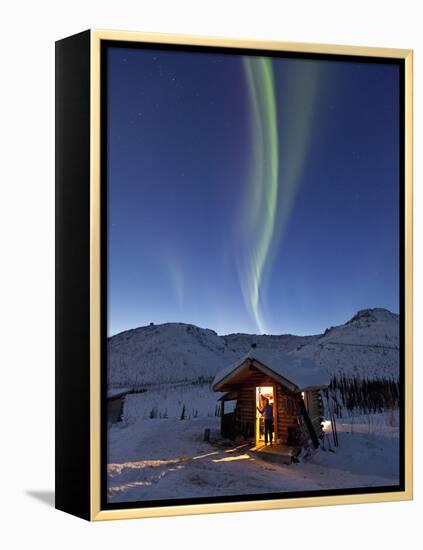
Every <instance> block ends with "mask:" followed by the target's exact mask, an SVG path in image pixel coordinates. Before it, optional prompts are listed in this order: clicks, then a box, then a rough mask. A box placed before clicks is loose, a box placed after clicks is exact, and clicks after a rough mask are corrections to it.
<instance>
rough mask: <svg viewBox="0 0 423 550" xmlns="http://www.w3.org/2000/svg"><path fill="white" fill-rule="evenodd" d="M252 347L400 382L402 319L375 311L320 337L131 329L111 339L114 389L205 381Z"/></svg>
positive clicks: (169, 327) (179, 326) (175, 326)
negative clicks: (400, 332) (400, 333)
mask: <svg viewBox="0 0 423 550" xmlns="http://www.w3.org/2000/svg"><path fill="white" fill-rule="evenodd" d="M252 343H255V344H256V345H257V347H260V348H265V349H269V348H270V349H279V350H281V351H284V352H288V353H294V354H299V355H301V356H304V357H311V358H313V359H314V360H315V361H317V362H318V363H319V364H321V365H323V366H324V367H325V368H326V369H327V370H328V371H329V373H330V374H331V375H341V374H343V373H344V374H346V375H352V376H360V377H363V378H374V377H388V378H398V373H399V316H398V315H396V314H394V313H391V312H390V311H388V310H386V309H382V308H375V309H365V310H362V311H359V312H358V313H357V314H356V315H354V317H352V319H350V320H349V321H348V322H346V323H345V324H343V325H340V326H337V327H331V328H330V329H327V330H326V331H325V332H324V333H323V334H321V335H314V336H295V335H290V334H287V335H252V334H229V335H226V336H219V335H218V334H217V333H216V332H214V331H213V330H210V329H202V328H199V327H197V326H195V325H189V324H184V323H165V324H162V325H149V326H145V327H140V328H137V329H133V330H128V331H125V332H122V333H120V334H117V335H115V336H112V337H110V338H109V339H108V385H109V388H113V387H120V386H126V387H132V388H139V387H142V386H147V385H156V384H167V383H176V382H188V381H192V382H195V381H198V380H200V381H201V380H204V381H205V380H207V379H209V378H212V377H214V376H215V374H216V373H217V371H218V370H220V369H221V368H223V367H225V366H226V365H228V364H230V363H231V362H234V361H237V360H238V359H239V358H240V357H241V356H242V355H243V354H245V353H247V352H248V350H249V349H250V348H251V344H252Z"/></svg>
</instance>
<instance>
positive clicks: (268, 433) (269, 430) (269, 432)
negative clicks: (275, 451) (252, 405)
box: [257, 398, 273, 445]
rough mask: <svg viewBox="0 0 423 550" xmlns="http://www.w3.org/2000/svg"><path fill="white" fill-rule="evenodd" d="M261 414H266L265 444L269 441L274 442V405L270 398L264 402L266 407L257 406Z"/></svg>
mask: <svg viewBox="0 0 423 550" xmlns="http://www.w3.org/2000/svg"><path fill="white" fill-rule="evenodd" d="M257 410H258V411H259V413H260V414H262V415H263V416H264V444H265V445H267V441H270V444H271V445H272V444H273V405H271V404H270V401H269V399H268V398H266V401H265V402H264V407H263V408H262V409H260V407H257Z"/></svg>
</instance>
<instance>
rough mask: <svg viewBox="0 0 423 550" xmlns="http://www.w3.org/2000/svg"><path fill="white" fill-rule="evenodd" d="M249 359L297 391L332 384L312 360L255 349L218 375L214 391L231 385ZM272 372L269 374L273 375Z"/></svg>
mask: <svg viewBox="0 0 423 550" xmlns="http://www.w3.org/2000/svg"><path fill="white" fill-rule="evenodd" d="M248 359H250V360H253V361H255V362H256V366H257V367H258V368H260V366H263V367H264V369H266V370H267V371H272V372H273V374H274V375H275V377H277V378H282V379H283V380H285V381H287V382H289V383H291V385H293V386H295V387H296V388H297V391H305V390H309V389H313V388H321V387H325V386H328V385H329V383H330V376H329V373H328V372H327V371H326V370H325V369H324V368H322V367H320V366H319V365H318V364H317V363H315V362H314V361H313V360H312V359H309V358H306V357H299V356H297V355H294V354H290V353H285V352H282V351H276V350H268V349H261V350H259V349H257V348H253V349H251V350H250V351H249V352H248V353H247V354H246V355H244V356H243V357H242V358H241V359H240V360H239V361H236V362H235V363H232V364H231V365H228V366H227V367H225V368H224V369H222V370H221V371H219V372H218V373H217V374H216V376H215V378H214V380H213V384H212V388H213V390H214V391H222V390H221V388H222V387H223V386H224V385H225V383H229V382H230V379H231V378H232V377H233V376H234V375H235V374H236V373H238V372H241V371H242V370H243V369H244V368H245V366H246V361H247V360H248ZM272 372H269V373H268V374H269V375H272Z"/></svg>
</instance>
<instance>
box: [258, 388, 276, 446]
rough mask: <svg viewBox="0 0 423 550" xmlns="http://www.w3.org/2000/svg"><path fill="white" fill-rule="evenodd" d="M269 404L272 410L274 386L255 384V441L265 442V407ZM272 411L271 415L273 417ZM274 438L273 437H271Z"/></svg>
mask: <svg viewBox="0 0 423 550" xmlns="http://www.w3.org/2000/svg"><path fill="white" fill-rule="evenodd" d="M267 400H268V402H269V405H270V406H271V407H272V408H273V410H274V403H275V399H274V388H273V386H256V443H264V442H265V424H264V420H265V407H266V405H267ZM274 414H275V413H274V412H273V417H274ZM273 432H274V422H273V423H272V434H273V435H274V433H273ZM272 439H273V440H274V437H272Z"/></svg>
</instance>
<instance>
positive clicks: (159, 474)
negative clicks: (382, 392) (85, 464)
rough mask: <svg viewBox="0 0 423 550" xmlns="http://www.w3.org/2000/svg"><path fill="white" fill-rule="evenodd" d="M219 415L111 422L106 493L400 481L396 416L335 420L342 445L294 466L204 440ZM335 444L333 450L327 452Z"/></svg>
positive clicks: (225, 492) (143, 496) (120, 497)
mask: <svg viewBox="0 0 423 550" xmlns="http://www.w3.org/2000/svg"><path fill="white" fill-rule="evenodd" d="M206 428H210V429H211V430H212V432H211V433H212V440H213V435H216V434H217V433H218V429H219V418H217V417H214V416H211V417H201V418H192V419H191V420H177V419H174V418H173V419H172V418H167V419H163V418H162V419H160V418H153V419H145V418H139V419H137V420H130V421H126V422H121V423H116V424H113V425H110V427H109V438H108V492H109V494H108V498H109V501H110V502H130V501H143V500H160V499H176V498H196V497H218V496H229V495H253V494H264V493H275V492H277V493H281V492H292V491H314V490H325V489H341V488H348V489H350V488H357V487H375V486H383V485H395V484H397V483H398V482H399V477H398V476H399V438H398V434H399V429H398V415H397V413H394V412H392V413H384V414H376V415H366V416H362V417H356V418H350V419H348V420H343V422H342V423H338V437H339V443H340V445H339V447H337V448H333V442H332V439H331V433H330V432H327V436H326V437H325V439H326V445H325V447H326V449H327V450H326V451H325V450H323V449H320V450H319V451H318V452H316V453H315V454H314V455H313V456H312V457H311V458H310V459H309V460H308V461H306V462H301V463H299V464H291V465H289V466H287V465H282V464H276V463H274V462H272V463H270V462H268V461H266V460H264V459H262V458H258V457H257V456H254V454H253V453H250V452H248V449H246V448H245V447H244V446H243V445H242V444H241V443H238V444H234V445H232V446H230V447H221V446H219V445H217V444H215V443H213V442H212V443H208V442H205V441H203V435H204V430H205V429H206ZM329 443H330V444H331V445H332V448H333V450H334V451H335V452H330V451H329V450H328V444H329Z"/></svg>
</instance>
